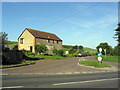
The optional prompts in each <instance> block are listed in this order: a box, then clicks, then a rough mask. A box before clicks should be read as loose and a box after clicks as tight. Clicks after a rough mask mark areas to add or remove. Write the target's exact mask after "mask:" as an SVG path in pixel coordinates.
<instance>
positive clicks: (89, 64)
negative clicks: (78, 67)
mask: <svg viewBox="0 0 120 90" xmlns="http://www.w3.org/2000/svg"><path fill="white" fill-rule="evenodd" d="M80 64H84V65H86V66H93V67H98V68H105V67H110V65H109V64H106V63H100V62H97V61H88V60H85V61H81V62H80Z"/></svg>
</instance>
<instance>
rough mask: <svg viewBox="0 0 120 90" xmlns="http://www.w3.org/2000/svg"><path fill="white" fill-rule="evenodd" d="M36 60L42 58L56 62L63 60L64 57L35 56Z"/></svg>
mask: <svg viewBox="0 0 120 90" xmlns="http://www.w3.org/2000/svg"><path fill="white" fill-rule="evenodd" d="M35 57H37V58H44V59H43V60H57V59H63V58H65V57H62V56H46V55H36V56H35Z"/></svg>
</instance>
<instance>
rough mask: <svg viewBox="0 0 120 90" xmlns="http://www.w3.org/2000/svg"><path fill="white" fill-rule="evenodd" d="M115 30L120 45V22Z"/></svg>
mask: <svg viewBox="0 0 120 90" xmlns="http://www.w3.org/2000/svg"><path fill="white" fill-rule="evenodd" d="M115 31H116V34H115V37H114V38H117V41H118V46H120V23H119V24H118V28H117V29H115Z"/></svg>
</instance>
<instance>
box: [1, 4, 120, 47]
mask: <svg viewBox="0 0 120 90" xmlns="http://www.w3.org/2000/svg"><path fill="white" fill-rule="evenodd" d="M117 24H118V2H2V30H3V32H6V33H7V34H8V40H10V41H17V38H18V37H19V35H20V34H21V33H22V32H23V31H24V29H25V28H31V29H35V30H40V31H45V32H50V33H54V34H56V35H57V36H58V37H60V38H61V39H62V40H63V45H82V46H83V47H89V48H93V49H95V48H96V47H97V46H98V45H99V44H100V43H101V42H107V43H108V44H109V45H111V46H112V47H114V46H116V45H117V41H116V40H115V39H114V38H113V37H114V34H115V31H114V30H115V29H116V28H117Z"/></svg>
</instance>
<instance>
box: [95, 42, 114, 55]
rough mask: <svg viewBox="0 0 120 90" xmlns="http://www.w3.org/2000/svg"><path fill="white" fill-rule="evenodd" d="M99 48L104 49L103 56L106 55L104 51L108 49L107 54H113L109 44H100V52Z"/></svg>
mask: <svg viewBox="0 0 120 90" xmlns="http://www.w3.org/2000/svg"><path fill="white" fill-rule="evenodd" d="M99 48H102V54H105V52H104V49H106V54H110V53H111V52H112V47H111V46H109V45H108V43H106V42H105V43H100V44H99V45H98V46H97V47H96V49H97V50H98V51H99Z"/></svg>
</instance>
